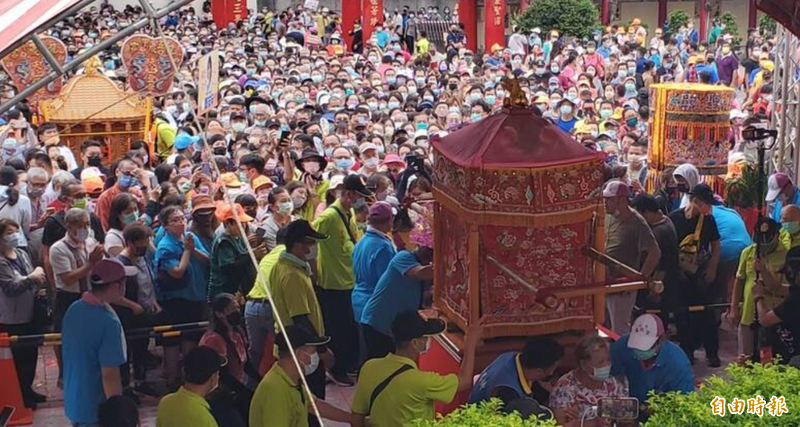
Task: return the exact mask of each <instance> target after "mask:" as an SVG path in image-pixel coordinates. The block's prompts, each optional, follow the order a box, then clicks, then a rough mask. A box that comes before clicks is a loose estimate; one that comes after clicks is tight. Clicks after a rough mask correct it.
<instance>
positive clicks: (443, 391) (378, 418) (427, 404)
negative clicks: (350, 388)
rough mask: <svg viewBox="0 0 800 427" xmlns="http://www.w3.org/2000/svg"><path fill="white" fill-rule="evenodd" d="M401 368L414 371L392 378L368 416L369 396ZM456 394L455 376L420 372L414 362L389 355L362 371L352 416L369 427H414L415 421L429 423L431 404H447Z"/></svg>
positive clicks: (366, 365)
mask: <svg viewBox="0 0 800 427" xmlns="http://www.w3.org/2000/svg"><path fill="white" fill-rule="evenodd" d="M403 365H409V366H411V367H412V368H413V369H410V370H408V371H406V372H403V373H402V374H400V375H398V376H396V377H394V379H393V380H392V382H391V383H389V385H388V386H387V387H386V388H385V389H384V390H383V392H381V394H380V395H378V398H377V399H375V401H374V402H373V403H372V411H371V412H370V413H369V414H367V411H368V410H369V400H370V398H371V397H372V392H373V391H374V390H375V388H376V387H378V385H379V384H380V383H382V382H383V381H384V380H386V378H388V377H389V375H391V374H392V373H394V372H395V371H397V370H398V369H399V368H400V367H401V366H403ZM457 391H458V376H456V375H454V374H450V375H440V374H437V373H435V372H424V371H420V370H419V369H417V364H416V363H415V362H414V361H413V360H411V359H407V358H405V357H402V356H398V355H396V354H392V353H390V354H389V355H388V356H386V357H384V358H382V359H372V360H370V361H368V362H367V363H365V364H364V367H362V368H361V373H360V374H359V376H358V384H357V385H356V393H355V396H353V413H355V414H360V415H368V416H369V420H370V425H372V427H408V426H413V425H414V420H432V419H433V418H434V410H433V404H434V402H444V403H450V402H452V401H453V398H455V396H456V392H457Z"/></svg>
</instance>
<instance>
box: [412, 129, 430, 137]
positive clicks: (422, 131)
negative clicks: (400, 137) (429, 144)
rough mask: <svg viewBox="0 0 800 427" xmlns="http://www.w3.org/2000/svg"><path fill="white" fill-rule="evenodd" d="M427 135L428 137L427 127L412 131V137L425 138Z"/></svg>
mask: <svg viewBox="0 0 800 427" xmlns="http://www.w3.org/2000/svg"><path fill="white" fill-rule="evenodd" d="M427 137H428V130H427V129H417V131H416V132H414V139H417V138H427Z"/></svg>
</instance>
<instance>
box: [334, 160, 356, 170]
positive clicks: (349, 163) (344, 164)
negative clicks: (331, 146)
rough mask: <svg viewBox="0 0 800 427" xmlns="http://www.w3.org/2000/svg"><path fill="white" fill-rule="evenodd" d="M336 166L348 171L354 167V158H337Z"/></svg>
mask: <svg viewBox="0 0 800 427" xmlns="http://www.w3.org/2000/svg"><path fill="white" fill-rule="evenodd" d="M335 163H336V167H337V168H339V169H341V170H345V171H348V170H350V168H352V167H353V159H349V158H348V159H336V162H335Z"/></svg>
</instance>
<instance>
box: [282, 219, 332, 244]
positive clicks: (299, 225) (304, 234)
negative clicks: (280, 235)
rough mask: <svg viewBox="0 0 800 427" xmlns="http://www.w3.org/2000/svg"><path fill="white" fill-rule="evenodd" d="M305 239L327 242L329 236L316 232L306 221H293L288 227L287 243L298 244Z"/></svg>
mask: <svg viewBox="0 0 800 427" xmlns="http://www.w3.org/2000/svg"><path fill="white" fill-rule="evenodd" d="M305 238H309V239H313V240H326V239H327V238H328V236H327V235H325V234H322V233H320V232H318V231H317V230H314V227H312V226H311V223H309V222H308V221H306V220H304V219H298V220H296V221H292V223H291V224H289V225H287V226H286V241H293V242H298V241H300V240H303V239H305Z"/></svg>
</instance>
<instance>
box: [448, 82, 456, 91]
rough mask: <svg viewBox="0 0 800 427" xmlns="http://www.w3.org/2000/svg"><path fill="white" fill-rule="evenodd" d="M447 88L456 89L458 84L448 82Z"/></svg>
mask: <svg viewBox="0 0 800 427" xmlns="http://www.w3.org/2000/svg"><path fill="white" fill-rule="evenodd" d="M447 88H448V89H450V90H456V89H458V84H456V83H450V84H449V85H447Z"/></svg>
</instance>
